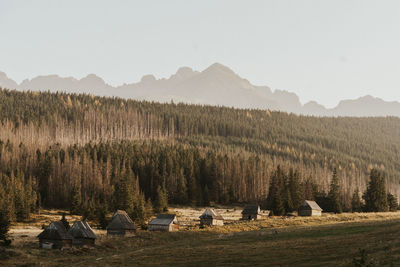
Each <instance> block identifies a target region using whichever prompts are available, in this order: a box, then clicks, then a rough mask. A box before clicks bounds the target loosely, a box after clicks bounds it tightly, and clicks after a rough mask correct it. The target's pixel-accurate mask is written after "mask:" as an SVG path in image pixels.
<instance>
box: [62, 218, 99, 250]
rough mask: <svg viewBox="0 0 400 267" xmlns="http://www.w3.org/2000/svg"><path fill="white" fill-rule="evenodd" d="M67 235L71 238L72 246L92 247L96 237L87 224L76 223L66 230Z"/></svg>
mask: <svg viewBox="0 0 400 267" xmlns="http://www.w3.org/2000/svg"><path fill="white" fill-rule="evenodd" d="M68 233H69V234H70V235H71V236H72V237H73V239H72V245H74V246H88V247H92V246H94V242H95V240H96V238H97V237H96V235H95V233H94V232H93V230H92V228H90V225H89V224H88V223H87V222H82V221H77V222H75V223H74V224H73V225H72V227H71V228H70V229H69V230H68Z"/></svg>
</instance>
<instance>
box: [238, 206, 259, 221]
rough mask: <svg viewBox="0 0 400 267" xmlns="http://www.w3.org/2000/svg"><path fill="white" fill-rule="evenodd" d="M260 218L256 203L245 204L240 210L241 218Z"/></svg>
mask: <svg viewBox="0 0 400 267" xmlns="http://www.w3.org/2000/svg"><path fill="white" fill-rule="evenodd" d="M260 218H261V209H260V206H258V205H247V206H245V207H244V209H243V211H242V220H249V221H250V220H257V219H260Z"/></svg>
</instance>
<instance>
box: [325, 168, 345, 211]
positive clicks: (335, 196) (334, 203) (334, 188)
mask: <svg viewBox="0 0 400 267" xmlns="http://www.w3.org/2000/svg"><path fill="white" fill-rule="evenodd" d="M328 199H329V202H330V205H329V210H328V211H331V212H334V213H342V204H341V201H340V185H339V179H338V177H337V172H336V168H335V169H334V170H333V176H332V181H331V185H330V188H329V193H328Z"/></svg>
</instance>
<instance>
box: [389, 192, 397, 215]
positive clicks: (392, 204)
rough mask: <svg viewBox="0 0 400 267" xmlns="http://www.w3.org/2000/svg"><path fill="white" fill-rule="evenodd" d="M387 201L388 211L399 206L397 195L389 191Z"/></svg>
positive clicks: (394, 209)
mask: <svg viewBox="0 0 400 267" xmlns="http://www.w3.org/2000/svg"><path fill="white" fill-rule="evenodd" d="M387 202H388V205H389V210H390V211H397V209H398V207H399V202H398V200H397V197H395V196H394V195H393V194H391V193H388V194H387Z"/></svg>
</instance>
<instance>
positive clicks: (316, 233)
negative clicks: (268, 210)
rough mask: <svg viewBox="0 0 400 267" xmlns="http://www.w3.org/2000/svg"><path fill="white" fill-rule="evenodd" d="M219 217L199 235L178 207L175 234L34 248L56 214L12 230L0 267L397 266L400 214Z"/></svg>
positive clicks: (228, 211)
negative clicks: (222, 220) (256, 218)
mask: <svg viewBox="0 0 400 267" xmlns="http://www.w3.org/2000/svg"><path fill="white" fill-rule="evenodd" d="M217 210H218V211H219V212H220V213H222V214H223V216H225V217H227V218H228V220H227V221H226V225H225V226H223V227H208V228H203V229H201V228H199V227H198V226H197V222H196V217H198V215H199V214H201V212H202V209H200V208H179V207H176V208H173V209H171V211H173V212H176V213H177V215H178V219H179V220H180V222H181V227H180V231H179V232H175V233H160V232H148V231H142V230H139V231H138V233H137V235H136V236H135V237H123V238H114V237H107V235H106V234H105V231H104V230H95V232H96V234H97V235H98V240H97V241H96V247H95V248H73V249H66V250H61V251H60V250H45V249H39V247H38V241H37V239H36V235H37V234H38V233H40V231H41V229H40V225H41V224H43V223H47V222H48V221H50V220H54V219H57V218H58V217H59V215H58V214H59V213H60V211H43V212H42V213H41V215H39V216H36V217H35V218H34V219H33V220H32V221H30V222H26V223H23V224H18V225H13V227H12V231H11V237H12V238H13V239H14V240H13V244H12V246H11V247H10V248H7V249H4V248H1V250H0V256H1V258H2V260H1V262H2V263H3V264H4V265H7V266H8V265H9V266H54V265H58V266H71V265H72V266H100V265H101V266H121V265H129V266H157V265H162V266H172V265H174V266H230V265H235V266H322V265H325V266H357V265H355V262H354V261H356V262H362V261H365V262H366V263H370V264H371V265H370V266H397V265H398V264H400V246H399V245H400V240H399V239H398V233H399V232H400V212H395V213H393V212H391V213H368V214H367V213H343V214H339V215H335V214H324V215H323V216H322V217H294V216H293V217H278V216H276V217H268V216H265V219H263V220H259V221H251V222H247V221H239V220H237V219H238V217H239V216H240V210H239V209H237V208H220V209H217ZM67 219H69V220H70V221H73V220H74V219H78V218H77V217H74V218H71V217H70V216H67ZM190 222H192V223H190ZM362 255H363V256H362ZM361 258H362V260H361ZM359 266H367V265H359Z"/></svg>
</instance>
